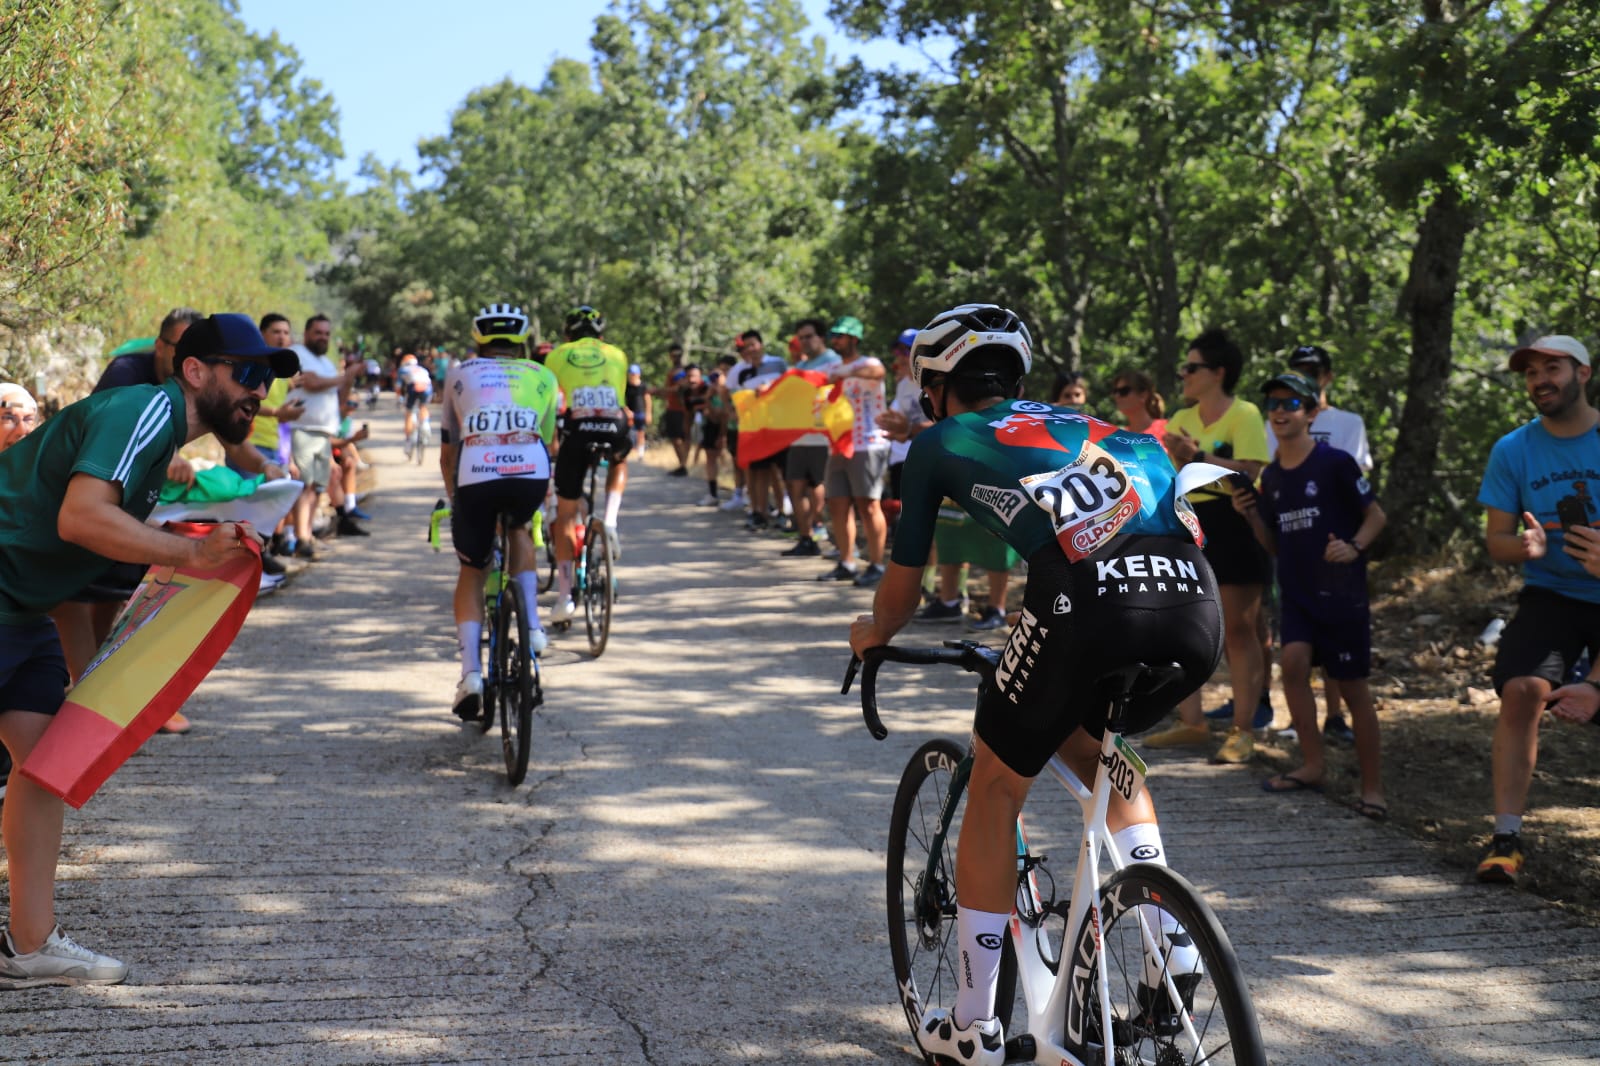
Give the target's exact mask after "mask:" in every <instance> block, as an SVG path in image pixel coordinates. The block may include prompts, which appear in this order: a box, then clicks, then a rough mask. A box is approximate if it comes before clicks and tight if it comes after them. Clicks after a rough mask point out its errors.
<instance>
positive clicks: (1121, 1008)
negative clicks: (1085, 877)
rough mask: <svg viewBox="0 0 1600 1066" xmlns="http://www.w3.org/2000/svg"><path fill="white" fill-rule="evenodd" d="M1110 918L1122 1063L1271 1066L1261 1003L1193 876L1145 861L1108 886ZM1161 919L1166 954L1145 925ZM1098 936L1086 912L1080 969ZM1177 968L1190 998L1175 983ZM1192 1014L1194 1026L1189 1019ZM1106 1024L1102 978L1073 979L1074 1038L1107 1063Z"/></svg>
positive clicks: (1076, 967)
mask: <svg viewBox="0 0 1600 1066" xmlns="http://www.w3.org/2000/svg"><path fill="white" fill-rule="evenodd" d="M1141 916H1143V919H1144V920H1143V922H1141V921H1140V917H1141ZM1100 922H1101V929H1100V930H1099V931H1098V938H1099V939H1100V940H1101V942H1102V943H1103V944H1104V945H1105V951H1106V963H1107V972H1108V976H1109V984H1110V986H1111V988H1110V995H1111V1019H1112V1020H1111V1025H1112V1032H1113V1035H1114V1037H1115V1046H1116V1055H1115V1058H1114V1061H1115V1062H1116V1063H1118V1064H1120V1063H1124V1062H1129V1063H1146V1062H1148V1063H1156V1064H1157V1066H1191V1064H1196V1063H1205V1064H1206V1066H1265V1064H1266V1061H1267V1060H1266V1053H1265V1051H1264V1050H1263V1048H1262V1045H1261V1030H1260V1027H1259V1026H1258V1025H1257V1022H1256V1011H1255V1005H1254V1004H1253V1003H1252V1002H1251V1001H1250V990H1249V988H1248V987H1246V985H1245V981H1244V974H1243V972H1242V971H1241V970H1240V969H1239V960H1238V958H1237V957H1236V956H1235V955H1234V953H1233V945H1232V943H1230V942H1229V940H1228V934H1227V933H1226V932H1225V931H1224V930H1223V928H1222V925H1221V923H1220V922H1218V921H1217V916H1216V914H1214V913H1213V912H1212V910H1211V908H1210V907H1209V906H1208V905H1207V904H1206V901H1205V900H1204V899H1202V898H1201V896H1200V894H1199V893H1198V892H1197V891H1196V890H1195V887H1194V886H1193V885H1191V884H1190V883H1189V882H1188V881H1187V880H1185V879H1184V878H1183V877H1182V876H1180V875H1178V874H1176V873H1174V872H1173V871H1171V870H1168V869H1167V868H1165V867H1162V866H1152V865H1149V864H1147V863H1135V864H1134V865H1132V866H1128V867H1126V868H1124V869H1122V870H1119V871H1118V872H1117V873H1115V874H1113V875H1112V876H1111V877H1110V878H1109V879H1107V881H1106V883H1105V884H1104V885H1103V886H1102V887H1101V889H1100ZM1158 927H1159V929H1160V930H1161V932H1160V933H1159V934H1158V935H1159V942H1160V944H1161V951H1160V952H1159V953H1157V952H1153V951H1148V950H1146V946H1145V937H1144V933H1143V931H1142V930H1144V929H1149V930H1151V931H1152V932H1154V931H1155V930H1156V929H1157V928H1158ZM1096 939H1097V932H1096V930H1095V929H1094V922H1093V921H1092V920H1091V918H1090V917H1089V916H1085V918H1084V922H1083V926H1082V928H1080V929H1079V931H1078V934H1077V936H1076V937H1075V938H1074V939H1073V942H1072V951H1071V955H1070V958H1071V964H1072V967H1073V972H1074V973H1079V972H1084V971H1087V972H1090V973H1092V972H1094V969H1095V966H1096V962H1095V941H1096ZM1168 977H1170V978H1171V979H1172V983H1173V985H1174V986H1175V987H1176V990H1177V992H1178V993H1179V995H1180V996H1181V999H1182V1002H1181V1004H1180V1003H1175V1002H1174V1001H1173V998H1172V995H1171V993H1170V992H1169V991H1168V990H1167V988H1166V984H1167V981H1166V978H1168ZM1185 1014H1187V1015H1188V1021H1189V1022H1190V1027H1192V1030H1193V1035H1191V1034H1190V1031H1189V1028H1186V1027H1185V1025H1184V1020H1185V1019H1184V1015H1185ZM1100 1031H1101V1024H1100V1000H1099V994H1098V992H1097V991H1096V983H1095V982H1094V981H1092V980H1085V981H1081V982H1080V981H1073V982H1072V985H1071V988H1070V990H1069V994H1068V996H1067V1020H1066V1038H1067V1046H1068V1047H1069V1048H1074V1049H1075V1050H1077V1051H1078V1052H1079V1055H1080V1057H1081V1058H1083V1059H1084V1060H1085V1061H1101V1062H1103V1061H1105V1059H1104V1055H1103V1052H1102V1048H1103V1043H1104V1042H1103V1041H1102V1040H1101V1037H1100Z"/></svg>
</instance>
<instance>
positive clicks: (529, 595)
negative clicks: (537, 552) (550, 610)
mask: <svg viewBox="0 0 1600 1066" xmlns="http://www.w3.org/2000/svg"><path fill="white" fill-rule="evenodd" d="M517 587H518V588H520V589H521V590H522V602H523V604H524V605H526V607H527V608H528V628H529V629H539V628H541V627H540V625H539V571H537V570H524V571H523V572H522V573H520V574H518V575H517Z"/></svg>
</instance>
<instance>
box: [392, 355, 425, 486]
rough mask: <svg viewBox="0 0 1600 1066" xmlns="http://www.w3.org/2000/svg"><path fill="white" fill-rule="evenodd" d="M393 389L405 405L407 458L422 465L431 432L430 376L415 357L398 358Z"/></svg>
mask: <svg viewBox="0 0 1600 1066" xmlns="http://www.w3.org/2000/svg"><path fill="white" fill-rule="evenodd" d="M395 389H396V391H398V392H399V393H400V398H401V400H402V401H403V402H404V403H405V405H406V436H405V450H406V458H407V459H416V461H417V464H418V465H421V463H422V457H423V455H424V454H425V453H426V451H427V442H428V437H429V436H430V434H431V433H432V430H431V429H430V428H429V426H428V405H429V404H430V403H432V402H433V377H432V376H431V375H430V374H429V373H428V368H427V367H425V366H423V365H421V364H420V363H418V362H417V357H416V356H414V355H409V354H408V355H404V356H401V358H400V372H399V374H397V375H396V377H395Z"/></svg>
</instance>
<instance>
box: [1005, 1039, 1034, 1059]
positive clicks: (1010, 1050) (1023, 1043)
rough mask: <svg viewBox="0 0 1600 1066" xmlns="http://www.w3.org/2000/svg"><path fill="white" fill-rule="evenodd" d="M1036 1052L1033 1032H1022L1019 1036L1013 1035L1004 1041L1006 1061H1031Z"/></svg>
mask: <svg viewBox="0 0 1600 1066" xmlns="http://www.w3.org/2000/svg"><path fill="white" fill-rule="evenodd" d="M1038 1053H1039V1044H1038V1041H1036V1040H1034V1038H1033V1034H1031V1033H1023V1034H1021V1035H1020V1036H1014V1037H1012V1038H1011V1039H1010V1040H1007V1041H1006V1061H1007V1062H1015V1061H1017V1060H1018V1059H1021V1060H1022V1061H1023V1062H1032V1061H1033V1059H1034V1056H1035V1055H1037V1054H1038Z"/></svg>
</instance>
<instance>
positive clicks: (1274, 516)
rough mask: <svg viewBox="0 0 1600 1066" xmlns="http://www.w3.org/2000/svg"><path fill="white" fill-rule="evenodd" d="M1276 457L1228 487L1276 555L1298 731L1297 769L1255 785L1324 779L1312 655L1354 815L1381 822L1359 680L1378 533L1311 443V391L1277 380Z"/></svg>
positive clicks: (1345, 480)
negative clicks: (1326, 688)
mask: <svg viewBox="0 0 1600 1066" xmlns="http://www.w3.org/2000/svg"><path fill="white" fill-rule="evenodd" d="M1262 392H1263V393H1265V394H1266V403H1265V404H1264V405H1263V406H1264V407H1265V408H1266V411H1267V422H1268V424H1269V425H1270V426H1271V428H1272V433H1273V436H1274V437H1275V438H1276V439H1277V443H1278V448H1277V453H1278V454H1277V458H1276V459H1274V460H1273V461H1272V463H1271V465H1269V466H1268V467H1267V468H1266V469H1265V470H1263V471H1262V472H1261V491H1260V492H1259V493H1257V492H1256V491H1255V489H1253V488H1249V487H1245V486H1242V485H1240V486H1236V487H1235V489H1234V493H1233V506H1234V508H1235V510H1237V511H1238V512H1239V513H1240V514H1241V515H1243V516H1244V517H1245V520H1246V521H1247V522H1249V523H1250V527H1251V529H1253V530H1254V531H1255V535H1256V538H1257V539H1258V540H1260V541H1261V543H1262V544H1263V545H1264V546H1265V547H1266V548H1267V550H1268V551H1270V552H1272V553H1273V554H1274V555H1275V556H1276V557H1277V569H1278V589H1279V592H1280V594H1281V596H1282V601H1283V606H1282V613H1283V619H1282V633H1283V651H1282V652H1281V657H1280V660H1279V669H1280V671H1281V673H1282V675H1283V695H1284V699H1285V701H1286V702H1287V703H1288V704H1289V714H1290V716H1291V717H1292V718H1293V720H1294V727H1295V731H1296V732H1297V733H1298V734H1299V741H1300V755H1301V758H1302V760H1303V763H1302V765H1301V766H1299V767H1297V768H1296V769H1294V770H1290V771H1287V772H1285V773H1281V774H1278V775H1276V776H1274V777H1270V778H1268V779H1267V780H1266V781H1264V782H1262V786H1261V787H1262V788H1263V789H1265V790H1266V791H1267V792H1273V793H1278V792H1302V791H1306V790H1311V791H1320V790H1321V789H1322V785H1323V781H1324V779H1325V777H1326V773H1327V771H1326V768H1325V766H1324V762H1323V739H1322V733H1321V732H1320V731H1319V730H1318V729H1317V705H1316V700H1315V698H1314V697H1313V696H1312V693H1311V666H1312V661H1313V658H1314V657H1315V658H1318V659H1320V660H1321V662H1322V665H1323V666H1324V667H1325V668H1326V669H1327V671H1328V674H1329V676H1331V677H1333V678H1335V679H1337V680H1338V682H1339V687H1340V690H1341V691H1342V693H1343V694H1344V697H1345V701H1346V703H1348V704H1349V707H1350V718H1351V722H1352V724H1353V725H1354V727H1355V734H1356V760H1357V762H1358V763H1359V764H1360V768H1361V793H1360V797H1359V798H1358V800H1357V802H1356V805H1355V810H1356V813H1357V814H1360V815H1362V816H1364V817H1367V818H1371V819H1374V820H1382V819H1383V818H1385V817H1387V816H1388V813H1389V809H1388V807H1387V806H1385V804H1384V801H1383V772H1382V763H1381V759H1380V756H1379V740H1378V715H1377V711H1376V710H1375V709H1374V707H1373V703H1372V690H1371V688H1370V687H1369V686H1368V685H1367V675H1368V672H1369V668H1370V664H1371V659H1372V617H1371V613H1370V611H1369V608H1368V604H1367V558H1366V556H1367V549H1368V548H1369V547H1371V546H1372V542H1373V540H1374V538H1376V537H1377V535H1378V533H1379V532H1380V531H1382V529H1383V526H1384V521H1385V519H1384V514H1383V509H1382V508H1381V507H1379V506H1378V501H1377V498H1376V497H1375V496H1374V495H1373V492H1372V486H1371V485H1370V484H1369V483H1368V482H1367V479H1366V476H1365V475H1364V474H1362V472H1361V468H1360V467H1359V466H1357V465H1356V461H1355V459H1353V458H1351V456H1350V455H1349V454H1348V453H1346V452H1342V451H1339V450H1338V449H1337V448H1333V447H1331V446H1330V445H1328V444H1326V443H1324V442H1322V441H1318V440H1315V439H1313V438H1312V436H1311V420H1312V419H1314V418H1315V417H1316V415H1317V387H1316V385H1314V384H1313V383H1312V382H1310V381H1307V380H1306V379H1305V378H1303V377H1301V376H1300V375H1298V374H1279V375H1278V376H1277V377H1275V378H1273V379H1272V380H1271V381H1269V382H1267V383H1266V385H1264V386H1263V387H1262Z"/></svg>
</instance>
